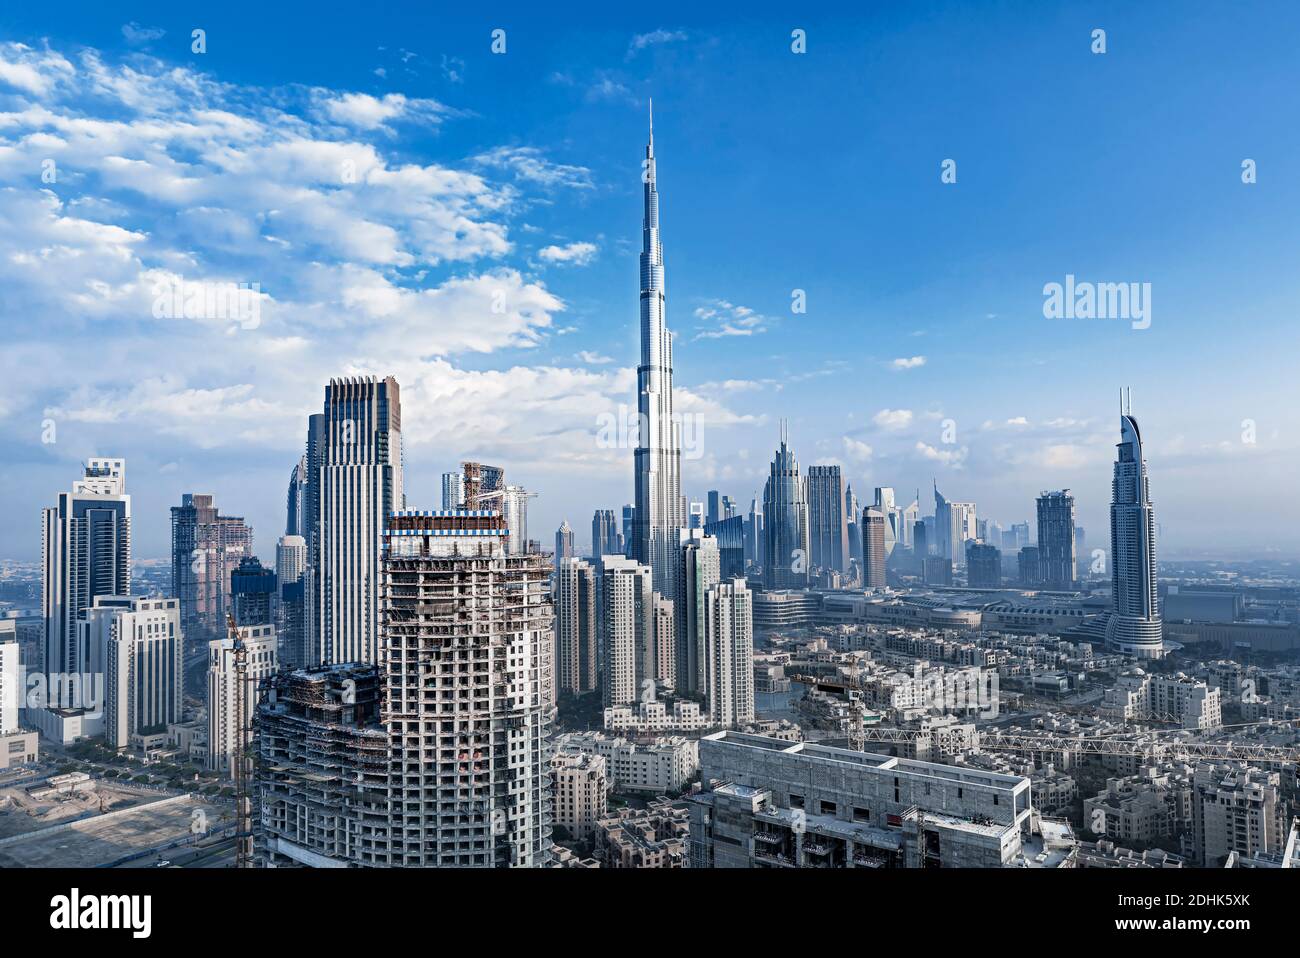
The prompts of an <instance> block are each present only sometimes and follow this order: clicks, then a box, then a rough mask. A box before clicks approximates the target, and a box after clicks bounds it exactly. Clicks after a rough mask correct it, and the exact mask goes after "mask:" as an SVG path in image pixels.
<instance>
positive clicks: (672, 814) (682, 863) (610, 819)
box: [596, 799, 690, 868]
mask: <svg viewBox="0 0 1300 958" xmlns="http://www.w3.org/2000/svg"><path fill="white" fill-rule="evenodd" d="M689 835H690V813H689V812H688V811H687V809H686V807H685V806H684V805H675V804H673V803H672V802H669V801H667V800H666V799H660V800H658V801H655V802H651V803H650V806H649V807H648V808H622V809H619V810H618V811H617V812H616V813H613V814H611V815H607V816H605V817H604V818H602V819H601V820H600V821H599V822H597V823H596V855H597V857H598V858H599V859H600V860H601V861H602V862H603V863H604V865H605V867H606V868H685V867H686V843H687V839H688V837H689Z"/></svg>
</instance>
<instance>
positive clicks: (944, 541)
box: [934, 485, 979, 565]
mask: <svg viewBox="0 0 1300 958" xmlns="http://www.w3.org/2000/svg"><path fill="white" fill-rule="evenodd" d="M934 525H935V537H934V553H935V555H939V556H943V557H944V558H946V559H951V560H952V561H953V563H954V564H955V565H965V564H966V542H967V540H969V539H976V538H979V536H978V535H977V531H978V530H977V529H976V518H975V503H973V502H950V501H949V500H947V499H945V498H944V497H943V496H942V495H941V494H940V493H939V487H938V486H937V485H936V486H935V487H934Z"/></svg>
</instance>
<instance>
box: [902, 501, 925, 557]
mask: <svg viewBox="0 0 1300 958" xmlns="http://www.w3.org/2000/svg"><path fill="white" fill-rule="evenodd" d="M920 515H921V500H920V499H919V498H918V499H913V500H912V501H911V502H910V503H909V504H908V505H906V506H904V507H903V509H902V522H901V529H902V531H901V532H900V534H899V536H898V542H899V545H901V546H902V547H903V548H904V549H913V550H915V548H916V543H915V542H914V541H913V538H912V533H913V531H914V530H915V529H916V522H917V519H918V518H919V517H920Z"/></svg>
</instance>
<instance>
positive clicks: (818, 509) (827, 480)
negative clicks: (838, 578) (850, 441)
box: [806, 466, 849, 572]
mask: <svg viewBox="0 0 1300 958" xmlns="http://www.w3.org/2000/svg"><path fill="white" fill-rule="evenodd" d="M806 489H807V506H808V547H809V550H810V555H809V559H810V560H811V564H812V568H814V569H834V570H835V571H837V572H847V571H848V570H849V527H848V515H847V513H846V512H845V509H844V502H845V492H846V491H847V490H846V487H845V484H844V474H843V471H842V470H841V469H840V467H839V466H810V467H809V468H808V478H807V480H806Z"/></svg>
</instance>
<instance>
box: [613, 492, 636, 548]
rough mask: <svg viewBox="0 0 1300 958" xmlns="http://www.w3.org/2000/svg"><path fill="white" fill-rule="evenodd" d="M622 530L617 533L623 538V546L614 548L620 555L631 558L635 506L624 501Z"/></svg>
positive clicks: (634, 526)
mask: <svg viewBox="0 0 1300 958" xmlns="http://www.w3.org/2000/svg"><path fill="white" fill-rule="evenodd" d="M622 522H623V524H622V531H621V532H620V533H619V535H620V536H622V539H623V548H621V549H618V550H616V551H617V552H618V553H619V554H620V555H625V556H628V557H629V558H631V556H632V550H633V549H635V548H636V536H635V530H636V506H634V505H632V504H631V503H624V505H623V513H622Z"/></svg>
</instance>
